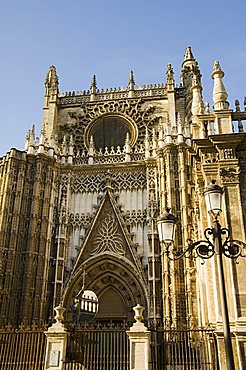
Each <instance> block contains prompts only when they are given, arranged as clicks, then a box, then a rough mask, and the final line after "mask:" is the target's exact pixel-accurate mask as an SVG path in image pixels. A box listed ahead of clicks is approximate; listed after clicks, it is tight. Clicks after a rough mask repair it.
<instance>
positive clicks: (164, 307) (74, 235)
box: [0, 47, 246, 361]
mask: <svg viewBox="0 0 246 370" xmlns="http://www.w3.org/2000/svg"><path fill="white" fill-rule="evenodd" d="M223 76H224V72H223V71H222V69H221V66H220V64H219V62H217V61H216V62H215V63H214V67H213V71H212V78H213V80H214V89H213V96H212V99H213V108H212V107H211V108H210V107H209V104H208V103H204V102H203V96H202V82H201V73H200V70H199V66H198V63H197V61H196V60H195V58H194V56H193V54H192V51H191V49H190V48H189V47H188V48H187V50H186V53H185V57H184V60H183V63H182V68H181V77H180V80H181V81H180V84H179V85H176V84H175V81H174V73H173V69H172V66H171V65H170V64H168V66H167V71H166V79H165V82H163V83H161V84H153V85H143V86H137V85H136V84H135V81H134V76H133V73H132V72H131V73H130V78H129V83H128V85H127V87H125V88H123V87H122V88H110V89H106V90H99V89H98V88H97V83H96V78H95V76H94V77H93V79H92V82H91V87H90V90H88V91H76V92H75V91H74V92H69V93H60V92H59V88H58V77H57V73H56V69H55V67H54V66H52V67H50V68H49V71H48V74H47V77H46V80H45V98H44V108H43V123H42V130H41V133H40V136H39V137H36V136H35V130H34V128H32V129H31V130H30V131H29V132H28V134H27V137H26V143H25V149H24V150H22V151H20V150H16V149H11V150H10V151H9V152H8V153H7V154H6V155H5V156H4V157H2V158H1V165H0V256H1V257H0V321H1V325H5V324H6V323H8V322H12V323H13V324H15V325H17V324H19V323H20V322H21V321H23V320H24V321H27V322H32V321H33V320H35V321H40V320H44V321H47V320H49V319H50V318H51V317H52V316H53V309H54V307H56V306H57V305H58V304H62V305H63V306H64V307H65V308H66V310H67V311H66V312H67V318H68V319H69V320H72V308H73V306H74V301H75V298H76V296H77V295H78V293H79V292H80V291H81V290H84V289H86V290H91V291H93V292H94V293H95V294H96V295H97V297H98V304H99V310H98V314H97V316H96V318H97V320H131V319H132V316H133V313H132V307H134V306H136V305H137V304H138V303H140V304H141V305H143V306H144V307H145V318H146V319H147V320H148V322H149V323H150V324H151V325H159V324H160V323H162V324H163V325H164V327H165V328H187V329H194V328H207V327H209V328H214V329H215V330H216V331H217V333H222V318H221V303H220V298H219V297H220V296H219V292H218V291H219V287H218V277H217V266H216V261H215V260H214V259H211V260H207V261H206V262H205V263H203V262H204V261H202V260H199V259H187V258H184V259H181V260H179V261H172V260H169V259H167V257H166V255H165V251H164V249H163V247H161V245H160V243H159V240H158V234H157V225H156V221H157V217H158V216H159V214H160V213H162V212H163V211H164V210H165V209H166V207H170V208H171V210H172V213H173V214H175V215H176V216H177V219H178V222H177V232H176V234H177V235H176V241H175V244H176V245H177V246H178V247H179V248H181V250H182V249H185V248H186V247H187V246H188V242H189V240H192V241H196V240H199V239H203V232H204V230H205V229H206V227H208V226H210V224H211V219H210V217H209V215H208V213H207V210H206V206H205V200H204V194H203V193H204V189H205V188H206V186H207V185H208V184H209V183H210V181H211V179H216V181H217V183H218V184H220V185H221V186H223V188H224V196H223V202H224V203H223V212H222V214H221V216H220V221H221V224H222V225H224V226H226V227H228V228H229V229H230V231H231V233H232V236H233V238H234V239H238V240H242V241H245V225H246V134H245V132H244V126H243V120H245V119H246V106H245V107H244V108H243V109H242V110H241V109H240V105H239V102H238V101H236V109H235V111H234V110H233V109H230V107H229V103H228V95H227V91H226V88H225V86H224V84H223ZM245 267H246V262H245V260H244V259H238V264H236V262H235V261H232V260H229V259H228V260H227V259H226V260H225V261H224V269H225V276H226V290H227V299H228V310H229V317H230V325H231V332H232V335H233V346H234V350H235V351H236V353H237V354H238V357H239V358H243V356H245V346H246V344H245V343H246V336H245V333H246V285H245ZM242 361H243V360H242Z"/></svg>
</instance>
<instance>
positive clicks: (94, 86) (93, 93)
mask: <svg viewBox="0 0 246 370" xmlns="http://www.w3.org/2000/svg"><path fill="white" fill-rule="evenodd" d="M90 90H91V91H90V92H91V95H90V101H95V100H96V92H97V81H96V75H93V77H92V80H91V89H90Z"/></svg>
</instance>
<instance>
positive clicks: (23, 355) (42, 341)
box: [0, 325, 47, 370]
mask: <svg viewBox="0 0 246 370" xmlns="http://www.w3.org/2000/svg"><path fill="white" fill-rule="evenodd" d="M45 330H47V326H43V325H42V326H37V325H32V326H31V327H30V326H24V325H21V326H20V327H19V328H18V329H14V328H12V327H11V326H7V327H6V328H4V329H0V370H43V368H44V362H45V349H46V337H45V334H44V331H45Z"/></svg>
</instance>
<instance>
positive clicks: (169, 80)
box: [166, 64, 174, 90]
mask: <svg viewBox="0 0 246 370" xmlns="http://www.w3.org/2000/svg"><path fill="white" fill-rule="evenodd" d="M166 85H167V89H168V90H173V89H174V73H173V68H172V65H171V64H168V65H167V71H166Z"/></svg>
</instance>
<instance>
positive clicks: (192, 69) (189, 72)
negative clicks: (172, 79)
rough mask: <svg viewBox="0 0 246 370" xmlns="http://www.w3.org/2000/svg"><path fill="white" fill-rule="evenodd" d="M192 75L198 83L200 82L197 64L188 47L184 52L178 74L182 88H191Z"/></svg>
mask: <svg viewBox="0 0 246 370" xmlns="http://www.w3.org/2000/svg"><path fill="white" fill-rule="evenodd" d="M193 74H196V75H197V78H198V80H199V82H201V73H200V69H199V66H198V63H197V61H196V59H195V58H194V55H193V53H192V50H191V47H190V46H188V47H187V48H186V51H185V55H184V60H183V63H182V69H181V73H180V77H181V82H182V85H183V86H184V87H188V88H190V87H191V85H192V77H193Z"/></svg>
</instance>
